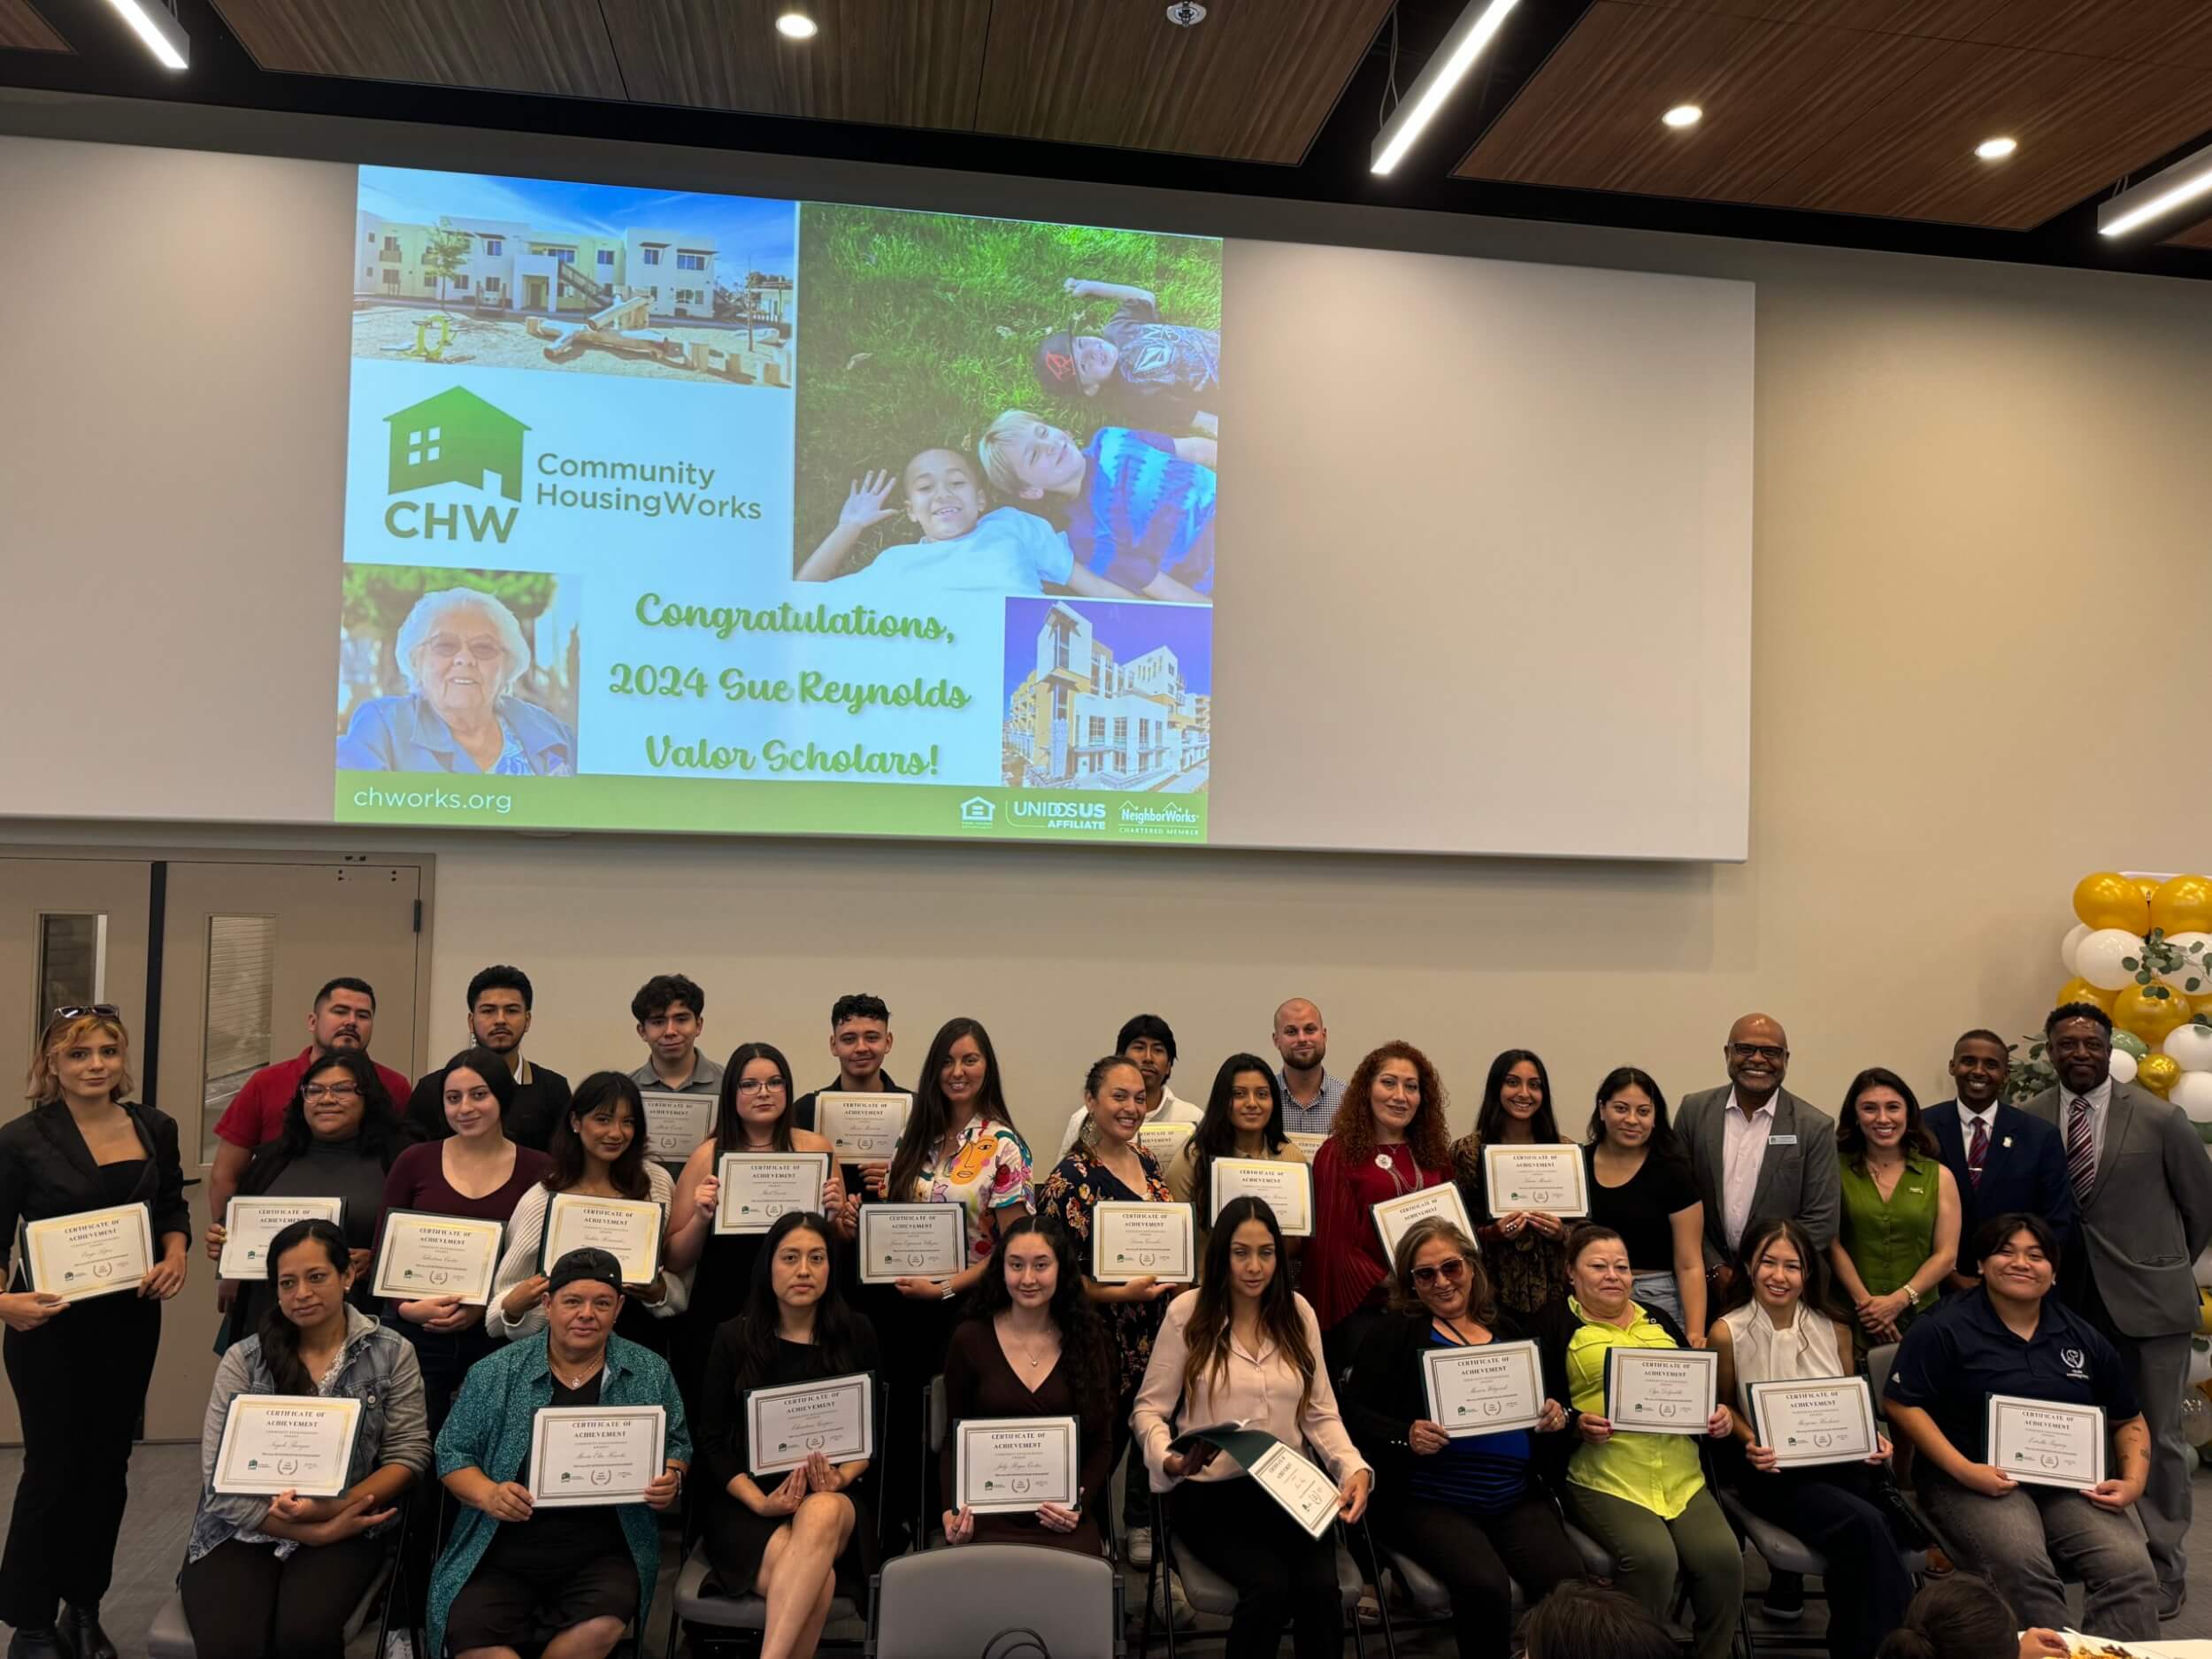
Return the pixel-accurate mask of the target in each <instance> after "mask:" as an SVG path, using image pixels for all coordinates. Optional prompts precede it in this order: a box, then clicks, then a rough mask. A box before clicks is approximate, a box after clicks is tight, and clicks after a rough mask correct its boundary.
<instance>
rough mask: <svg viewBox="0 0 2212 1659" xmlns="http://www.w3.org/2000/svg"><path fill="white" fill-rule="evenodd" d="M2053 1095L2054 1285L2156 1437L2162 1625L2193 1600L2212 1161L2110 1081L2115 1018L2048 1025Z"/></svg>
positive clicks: (2096, 1012) (2152, 1530) (2137, 1094)
mask: <svg viewBox="0 0 2212 1659" xmlns="http://www.w3.org/2000/svg"><path fill="white" fill-rule="evenodd" d="M2043 1039H2044V1045H2045V1052H2046V1054H2047V1056H2049V1059H2050V1062H2051V1065H2052V1067H2053V1069H2054V1070H2055V1071H2057V1073H2058V1087H2056V1088H2048V1089H2045V1090H2044V1091H2043V1093H2041V1094H2038V1095H2037V1096H2036V1097H2035V1098H2034V1099H2033V1100H2032V1101H2030V1102H2028V1104H2027V1110H2028V1111H2029V1112H2030V1113H2031V1114H2032V1116H2034V1117H2037V1118H2041V1119H2043V1121H2044V1122H2046V1123H2047V1124H2051V1125H2055V1126H2056V1127H2057V1130H2058V1133H2059V1139H2060V1141H2061V1142H2062V1144H2063V1145H2064V1147H2065V1148H2066V1172H2067V1175H2068V1178H2069V1179H2070V1180H2071V1182H2072V1184H2073V1188H2074V1210H2075V1215H2076V1217H2077V1219H2076V1222H2075V1227H2074V1238H2073V1241H2072V1243H2071V1244H2070V1246H2069V1247H2068V1248H2067V1251H2066V1254H2065V1256H2064V1257H2063V1258H2062V1260H2061V1262H2060V1263H2059V1278H2058V1288H2059V1294H2060V1295H2061V1296H2062V1297H2063V1298H2064V1299H2065V1301H2066V1304H2067V1306H2068V1307H2070V1308H2071V1309H2072V1310H2074V1311H2075V1312H2076V1313H2078V1314H2079V1315H2081V1316H2082V1317H2084V1318H2085V1319H2087V1320H2088V1321H2089V1323H2090V1324H2092V1325H2095V1326H2096V1327H2097V1328H2098V1329H2099V1330H2100V1331H2101V1332H2102V1333H2104V1334H2105V1335H2106V1336H2108V1338H2110V1339H2111V1340H2112V1345H2113V1346H2114V1347H2115V1348H2118V1349H2119V1350H2120V1356H2121V1357H2122V1358H2123V1359H2124V1360H2125V1361H2127V1362H2128V1363H2130V1364H2131V1365H2132V1366H2133V1367H2134V1370H2135V1386H2136V1392H2137V1393H2138V1394H2140V1395H2141V1397H2142V1402H2143V1416H2144V1417H2145V1419H2146V1421H2147V1424H2148V1425H2149V1428H2150V1432H2151V1473H2150V1484H2149V1485H2148V1486H2146V1487H2145V1488H2144V1491H2143V1495H2142V1497H2141V1498H2140V1499H2139V1500H2138V1502H2137V1503H2136V1506H2135V1508H2136V1513H2137V1514H2138V1515H2139V1516H2140V1517H2142V1522H2143V1531H2144V1532H2146V1533H2147V1535H2148V1536H2149V1540H2150V1550H2151V1564H2152V1565H2153V1566H2154V1567H2155V1568H2156V1569H2157V1570H2158V1617H2160V1618H2162V1619H2170V1618H2171V1617H2174V1616H2175V1615H2176V1614H2177V1613H2178V1612H2180V1611H2181V1604H2182V1601H2183V1600H2184V1599H2185V1597H2186V1595H2187V1594H2188V1588H2187V1585H2186V1582H2185V1578H2184V1574H2185V1572H2186V1571H2187V1568H2188V1557H2187V1555H2185V1553H2184V1552H2183V1540H2184V1538H2185V1536H2186V1534H2187V1532H2188V1531H2189V1508H2190V1505H2189V1471H2190V1466H2191V1463H2192V1462H2193V1460H2192V1458H2191V1456H2190V1453H2189V1446H2188V1442H2186V1441H2185V1440H2183V1439H2182V1437H2181V1395H2182V1390H2183V1389H2184V1388H2185V1386H2187V1384H2188V1379H2189V1333H2191V1332H2193V1331H2194V1330H2195V1329H2196V1327H2197V1281H2196V1275H2195V1273H2194V1272H2193V1263H2194V1262H2195V1261H2196V1258H2197V1256H2198V1254H2199V1253H2200V1252H2201V1251H2202V1250H2203V1248H2204V1247H2205V1245H2206V1243H2207V1242H2208V1241H2212V1158H2208V1157H2207V1156H2206V1152H2205V1148H2204V1143H2203V1142H2202V1141H2200V1140H2199V1139H2198V1138H2197V1132H2196V1130H2195V1129H2194V1128H2193V1127H2192V1126H2191V1125H2190V1123H2189V1119H2188V1118H2187V1117H2186V1115H2185V1114H2184V1113H2183V1112H2182V1110H2181V1109H2180V1108H2179V1107H2177V1106H2170V1105H2168V1104H2167V1103H2166V1102H2164V1101H2162V1100H2161V1099H2159V1098H2158V1096H2157V1095H2155V1094H2152V1093H2151V1092H2150V1091H2149V1090H2148V1089H2142V1088H2138V1087H2135V1085H2134V1084H2132V1083H2117V1082H2115V1081H2114V1080H2113V1079H2112V1021H2111V1019H2110V1018H2109V1017H2108V1016H2107V1015H2106V1013H2105V1011H2104V1010H2102V1009H2101V1008H2099V1007H2097V1006H2096V1005H2095V1004H2094V1003H2091V1002H2069V1003H2067V1004H2066V1005H2065V1006H2064V1007H2063V1008H2059V1009H2055V1010H2052V1012H2051V1017H2050V1018H2048V1019H2047V1020H2045V1021H2044V1022H2043Z"/></svg>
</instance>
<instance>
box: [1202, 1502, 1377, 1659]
mask: <svg viewBox="0 0 2212 1659" xmlns="http://www.w3.org/2000/svg"><path fill="white" fill-rule="evenodd" d="M1167 1508H1168V1517H1169V1519H1170V1520H1171V1521H1172V1522H1173V1523H1174V1526H1175V1550H1176V1554H1177V1555H1179V1556H1185V1555H1189V1556H1195V1557H1196V1558H1197V1559H1198V1560H1200V1561H1202V1562H1203V1563H1205V1564H1206V1565H1207V1566H1209V1567H1210V1568H1212V1569H1213V1570H1214V1571H1215V1572H1217V1573H1218V1574H1219V1575H1220V1576H1221V1577H1222V1578H1226V1579H1227V1580H1228V1581H1229V1582H1230V1583H1231V1584H1233V1585H1234V1586H1236V1591H1237V1610H1236V1611H1235V1613H1233V1615H1231V1617H1230V1619H1229V1643H1228V1646H1227V1647H1225V1649H1224V1650H1223V1652H1224V1655H1225V1659H1275V1655H1276V1653H1277V1652H1278V1651H1279V1649H1280V1648H1281V1647H1282V1642H1283V1628H1284V1626H1286V1625H1288V1626H1289V1627H1290V1632H1291V1650H1292V1651H1293V1652H1294V1654H1296V1655H1297V1656H1298V1659H1342V1655H1343V1652H1344V1603H1343V1601H1342V1600H1341V1598H1340V1596H1339V1594H1338V1593H1337V1586H1336V1535H1335V1532H1334V1529H1332V1530H1331V1531H1329V1532H1324V1533H1322V1534H1321V1536H1320V1537H1319V1538H1309V1537H1307V1536H1306V1532H1305V1529H1304V1528H1303V1527H1302V1526H1300V1525H1298V1523H1297V1522H1295V1521H1294V1520H1292V1519H1291V1518H1290V1517H1289V1516H1288V1515H1286V1513H1284V1511H1283V1508H1282V1506H1281V1505H1280V1504H1279V1503H1277V1502H1275V1500H1274V1499H1272V1498H1271V1497H1269V1496H1268V1495H1267V1494H1265V1493H1264V1492H1263V1491H1261V1490H1260V1488H1259V1486H1258V1484H1257V1483H1256V1482H1255V1481H1253V1480H1252V1479H1249V1478H1248V1477H1246V1476H1242V1475H1233V1476H1231V1477H1230V1478H1229V1479H1226V1480H1186V1481H1183V1482H1182V1483H1180V1484H1179V1486H1176V1488H1175V1489H1174V1490H1173V1491H1172V1492H1171V1493H1169V1494H1168V1495H1167Z"/></svg>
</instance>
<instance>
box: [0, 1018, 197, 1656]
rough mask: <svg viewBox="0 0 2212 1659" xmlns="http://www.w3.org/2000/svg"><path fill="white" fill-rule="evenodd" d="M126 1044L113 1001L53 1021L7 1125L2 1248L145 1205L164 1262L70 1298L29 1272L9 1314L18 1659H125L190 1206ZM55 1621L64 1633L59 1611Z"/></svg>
mask: <svg viewBox="0 0 2212 1659" xmlns="http://www.w3.org/2000/svg"><path fill="white" fill-rule="evenodd" d="M130 1092H131V1074H130V1033H129V1032H128V1030H127V1029H126V1027H125V1026H124V1024H123V1017H122V1015H121V1013H120V1012H119V1010H116V1009H115V1008H114V1007H113V1006H112V1005H111V1004H109V1003H105V1002H101V1003H96V1004H94V1005H93V1006H91V1007H88V1008H62V1009H57V1010H54V1012H53V1013H52V1015H50V1017H49V1018H48V1019H47V1021H46V1025H45V1026H44V1028H43V1029H42V1031H41V1032H40V1033H39V1040H38V1047H37V1048H36V1050H35V1052H34V1053H33V1055H32V1056H31V1073H30V1079H29V1087H28V1090H27V1096H28V1098H29V1100H30V1102H31V1110H29V1111H27V1112H26V1113H24V1114H23V1115H22V1116H21V1117H20V1118H15V1119H14V1120H13V1121H12V1122H10V1123H8V1124H5V1125H0V1239H5V1240H11V1241H12V1240H14V1239H15V1238H16V1236H17V1233H16V1229H17V1226H18V1225H19V1223H22V1222H27V1221H45V1220H50V1219H52V1218H54V1217H61V1216H69V1215H75V1214H78V1213H80V1212H81V1211H84V1210H107V1209H111V1208H115V1207H119V1206H122V1205H127V1204H129V1205H139V1206H142V1207H143V1208H144V1210H145V1211H146V1215H147V1222H148V1227H149V1231H150V1235H151V1237H152V1240H153V1247H154V1248H153V1263H152V1265H151V1266H150V1267H149V1268H148V1269H147V1270H146V1271H145V1272H144V1273H143V1274H142V1275H141V1276H140V1277H139V1278H138V1279H137V1280H136V1281H135V1283H134V1286H133V1288H132V1289H131V1290H130V1291H126V1292H118V1293H115V1294H109V1295H100V1296H87V1297H82V1298H81V1299H77V1300H73V1301H66V1302H65V1301H64V1300H63V1299H62V1298H61V1297H60V1296H58V1295H57V1294H54V1293H53V1292H52V1291H51V1290H50V1289H49V1290H33V1289H32V1288H31V1286H30V1284H29V1281H28V1279H27V1277H26V1274H25V1272H24V1271H22V1269H21V1267H20V1265H19V1268H18V1271H17V1272H16V1275H15V1277H14V1278H13V1279H12V1280H11V1281H10V1283H9V1286H8V1288H7V1291H6V1293H5V1294H0V1319H4V1320H5V1321H6V1324H7V1334H6V1337H5V1338H4V1340H0V1347H4V1348H5V1351H6V1360H7V1371H8V1381H9V1384H10V1385H11V1386H12V1387H13V1388H14V1390H15V1402H16V1409H17V1410H18V1412H19V1415H20V1417H21V1419H22V1424H23V1468H22V1472H21V1474H20V1475H19V1477H18V1479H17V1481H16V1487H15V1507H14V1510H13V1513H12V1515H11V1516H10V1517H9V1521H8V1537H7V1545H6V1549H5V1552H4V1554H0V1621H4V1622H5V1623H6V1624H10V1625H12V1627H13V1628H14V1631H15V1634H14V1636H13V1637H12V1639H11V1640H10V1641H9V1643H8V1654H9V1659H69V1656H70V1655H74V1659H115V1644H114V1643H113V1642H111V1641H110V1640H108V1637H107V1632H104V1630H102V1629H101V1628H100V1598H101V1597H102V1596H103V1595H104V1594H106V1593H107V1587H108V1583H109V1580H110V1578H111V1577H112V1575H113V1571H114V1564H115V1540H116V1536H117V1533H118V1532H119V1530H120V1528H121V1526H122V1522H123V1506H124V1503H125V1502H126V1501H127V1497H128V1493H127V1487H126V1471H127V1470H128V1469H129V1467H130V1461H131V1440H132V1437H133V1435H134V1433H135V1432H136V1430H137V1426H138V1420H139V1417H141V1415H142V1414H143V1412H144V1410H145V1407H146V1388H147V1385H148V1384H149V1383H150V1381H151V1380H152V1379H153V1371H154V1353H155V1350H156V1348H157V1347H158V1346H159V1345H160V1341H161V1304H162V1303H163V1302H166V1301H167V1300H168V1299H169V1298H170V1297H172V1296H173V1295H175V1294H177V1292H178V1291H180V1290H181V1289H182V1288H183V1287H184V1276H185V1267H186V1262H187V1257H188V1252H189V1250H190V1248H191V1225H192V1219H191V1211H190V1210H189V1209H188V1206H187V1204H186V1202H185V1197H184V1169H183V1165H182V1164H181V1163H180V1161H179V1159H178V1156H177V1125H176V1124H175V1123H174V1122H173V1121H172V1120H171V1119H170V1118H168V1116H167V1115H166V1114H165V1113H162V1112H159V1111H157V1110H154V1109H153V1108H152V1107H150V1106H142V1105H140V1104H138V1103H137V1102H134V1101H131V1100H129V1099H127V1096H128V1095H129V1094H130ZM57 1601H58V1602H59V1603H60V1619H59V1624H58V1625H57V1623H56V1603H57Z"/></svg>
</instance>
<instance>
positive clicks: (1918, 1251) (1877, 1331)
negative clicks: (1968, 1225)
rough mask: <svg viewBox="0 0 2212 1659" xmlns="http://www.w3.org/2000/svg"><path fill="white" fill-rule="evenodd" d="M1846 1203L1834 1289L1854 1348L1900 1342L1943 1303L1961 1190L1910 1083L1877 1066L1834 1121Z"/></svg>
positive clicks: (1831, 1254) (1833, 1262)
mask: <svg viewBox="0 0 2212 1659" xmlns="http://www.w3.org/2000/svg"><path fill="white" fill-rule="evenodd" d="M1836 1164H1837V1170H1836V1174H1837V1179H1838V1183H1839V1186H1840V1187H1841V1188H1842V1195H1843V1202H1842V1206H1841V1210H1840V1218H1839V1222H1838V1225H1837V1229H1836V1239H1835V1242H1834V1243H1832V1244H1831V1245H1830V1246H1829V1247H1828V1263H1829V1265H1830V1266H1832V1268H1834V1269H1835V1271H1836V1286H1837V1288H1838V1289H1839V1291H1840V1292H1841V1293H1842V1295H1843V1298H1844V1300H1845V1301H1847V1302H1849V1303H1850V1304H1851V1310H1852V1311H1853V1312H1854V1313H1855V1314H1856V1315H1857V1316H1858V1321H1859V1338H1858V1341H1857V1342H1856V1344H1855V1346H1856V1347H1857V1348H1858V1349H1859V1351H1860V1352H1861V1353H1862V1354H1863V1353H1864V1352H1865V1351H1866V1350H1867V1349H1868V1348H1877V1347H1879V1346H1880V1345H1881V1344H1882V1343H1884V1342H1894V1341H1897V1340H1900V1339H1901V1338H1902V1337H1903V1336H1904V1334H1905V1332H1906V1330H1907V1329H1908V1328H1909V1326H1910V1325H1911V1324H1912V1322H1913V1319H1914V1317H1915V1316H1916V1315H1917V1314H1918V1313H1919V1312H1920V1311H1921V1310H1923V1309H1925V1308H1931V1307H1933V1306H1934V1305H1935V1300H1936V1296H1937V1294H1938V1293H1939V1291H1940V1290H1941V1289H1942V1287H1943V1281H1944V1280H1945V1279H1947V1278H1948V1277H1949V1276H1950V1272H1951V1269H1952V1268H1953V1266H1955V1264H1956V1263H1957V1262H1958V1257H1959V1213H1960V1211H1959V1189H1958V1183H1957V1182H1956V1181H1955V1180H1954V1179H1952V1178H1951V1171H1949V1170H1947V1169H1946V1168H1945V1167H1944V1164H1943V1158H1942V1156H1941V1155H1940V1154H1939V1152H1938V1151H1937V1149H1936V1140H1935V1136H1934V1135H1933V1134H1932V1133H1929V1131H1928V1130H1927V1128H1926V1127H1925V1126H1924V1125H1922V1123H1921V1121H1920V1102H1918V1101H1917V1100H1916V1099H1915V1098H1914V1097H1913V1092H1912V1086H1911V1085H1910V1084H1909V1083H1908V1082H1906V1081H1905V1079H1903V1078H1901V1077H1899V1076H1898V1075H1897V1073H1896V1072H1894V1071H1886V1070H1884V1069H1883V1068H1882V1067H1880V1066H1878V1065H1876V1066H1869V1067H1868V1068H1867V1069H1866V1070H1865V1071H1862V1072H1860V1073H1859V1074H1858V1076H1856V1077H1855V1078H1853V1079H1851V1087H1850V1088H1849V1089H1848V1090H1847V1091H1846V1093H1845V1094H1844V1097H1843V1110H1842V1111H1840V1112H1839V1113H1838V1114H1837V1117H1836Z"/></svg>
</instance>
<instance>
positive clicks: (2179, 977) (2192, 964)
mask: <svg viewBox="0 0 2212 1659" xmlns="http://www.w3.org/2000/svg"><path fill="white" fill-rule="evenodd" d="M2166 942H2167V943H2168V944H2170V945H2171V946H2173V948H2174V949H2177V950H2178V951H2180V952H2181V953H2182V955H2183V956H2188V957H2189V959H2188V960H2187V961H2186V962H2185V963H2183V964H2182V965H2181V966H2180V967H2179V968H2177V969H2176V970H2175V971H2174V972H2171V973H2162V974H2160V975H2159V976H2158V977H2159V978H2160V979H2163V980H2165V982H2166V983H2167V984H2169V985H2170V986H2172V987H2174V989H2175V990H2177V991H2179V992H2180V993H2181V994H2182V995H2184V996H2212V954H2208V952H2212V933H2169V934H2167V935H2166ZM2192 945H2194V946H2196V947H2197V954H2196V955H2195V956H2189V947H2190V946H2192ZM2192 979H2194V980H2195V981H2196V982H2197V988H2196V989H2195V990H2193V991H2192V990H2191V989H2190V988H2189V981H2190V980H2192Z"/></svg>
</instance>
